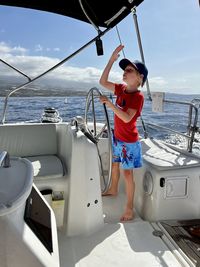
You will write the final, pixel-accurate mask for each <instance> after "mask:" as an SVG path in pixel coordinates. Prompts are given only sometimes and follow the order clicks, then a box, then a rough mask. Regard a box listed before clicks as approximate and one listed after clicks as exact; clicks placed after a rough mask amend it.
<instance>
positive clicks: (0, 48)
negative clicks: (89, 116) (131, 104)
mask: <svg viewBox="0 0 200 267" xmlns="http://www.w3.org/2000/svg"><path fill="white" fill-rule="evenodd" d="M36 49H37V51H42V50H43V47H42V46H41V45H40V44H38V45H37V46H36ZM48 50H51V49H50V48H48ZM28 52H29V51H28V50H27V49H25V48H23V47H21V46H15V47H11V46H10V45H8V44H6V43H4V42H0V58H2V59H3V60H4V61H6V62H8V63H9V64H11V65H13V66H14V67H16V68H17V69H19V70H21V71H22V72H24V73H25V74H27V75H28V76H29V77H31V78H35V77H36V76H38V75H40V74H42V73H44V72H45V71H47V70H48V69H50V68H52V67H53V66H55V65H56V64H58V63H59V59H58V58H51V57H45V56H30V55H28ZM67 64H68V63H65V64H64V65H62V66H60V67H59V68H57V69H55V70H53V71H52V72H50V73H49V74H48V75H47V76H46V79H48V78H50V79H51V80H52V79H54V80H56V81H57V82H58V85H62V84H64V86H65V87H66V88H67V87H68V86H72V85H73V84H74V86H76V85H77V84H79V85H81V86H82V88H84V87H86V86H87V88H88V85H91V86H97V85H99V83H98V81H99V78H100V75H101V73H102V69H98V68H96V67H83V68H81V67H76V66H69V65H67ZM0 74H1V76H3V75H11V74H12V76H13V75H15V72H13V70H12V73H11V70H9V68H8V67H5V66H2V65H1V71H0ZM16 75H17V74H16ZM121 78H122V73H121V71H119V72H118V71H111V73H110V79H111V80H112V81H115V82H120V81H121ZM198 79H199V78H198V75H196V76H195V75H193V77H192V76H191V77H190V76H184V78H181V77H177V76H176V75H174V77H172V76H171V75H170V76H167V73H166V75H165V77H161V76H157V77H156V76H155V77H151V76H150V77H149V84H150V90H151V91H165V92H177V93H178V92H180V93H183V92H184V93H199V91H198V90H197V89H196V88H195V87H194V88H193V90H192V91H191V90H190V92H188V90H187V89H186V88H191V87H192V85H193V83H194V82H197V81H198ZM183 88H184V89H183ZM144 90H145V87H144Z"/></svg>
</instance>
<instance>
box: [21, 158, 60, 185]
mask: <svg viewBox="0 0 200 267" xmlns="http://www.w3.org/2000/svg"><path fill="white" fill-rule="evenodd" d="M26 159H28V160H29V161H30V162H31V163H32V165H33V170H34V180H35V179H36V180H39V179H45V178H50V179H54V178H60V177H62V176H64V170H63V165H62V162H61V160H60V159H59V158H58V157H57V156H55V155H45V156H34V157H26Z"/></svg>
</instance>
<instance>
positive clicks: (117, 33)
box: [115, 25, 125, 58]
mask: <svg viewBox="0 0 200 267" xmlns="http://www.w3.org/2000/svg"><path fill="white" fill-rule="evenodd" d="M115 28H116V31H117V35H118V38H119V42H120V45H122V40H121V37H120V34H119V30H118V27H117V25H116V26H115ZM122 53H123V56H124V58H125V53H124V49H122Z"/></svg>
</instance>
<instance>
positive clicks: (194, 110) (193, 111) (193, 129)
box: [145, 98, 200, 152]
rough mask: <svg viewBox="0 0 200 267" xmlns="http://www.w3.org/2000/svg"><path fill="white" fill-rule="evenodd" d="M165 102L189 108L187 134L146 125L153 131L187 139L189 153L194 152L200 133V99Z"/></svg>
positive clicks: (159, 126) (152, 124)
mask: <svg viewBox="0 0 200 267" xmlns="http://www.w3.org/2000/svg"><path fill="white" fill-rule="evenodd" d="M163 102H164V103H170V104H177V105H185V106H188V107H189V113H188V124H187V132H186V133H182V132H179V131H177V130H173V129H171V128H169V127H165V126H161V125H158V124H154V123H151V122H145V125H147V126H148V127H150V128H153V129H162V130H164V131H169V132H172V133H175V134H177V135H180V136H183V137H185V138H186V139H187V151H188V152H192V148H193V143H194V142H195V141H197V140H196V139H195V134H196V133H200V128H199V127H198V112H199V108H200V99H198V98H195V99H193V100H192V101H191V102H186V101H176V100H167V99H164V100H163ZM145 131H146V129H145Z"/></svg>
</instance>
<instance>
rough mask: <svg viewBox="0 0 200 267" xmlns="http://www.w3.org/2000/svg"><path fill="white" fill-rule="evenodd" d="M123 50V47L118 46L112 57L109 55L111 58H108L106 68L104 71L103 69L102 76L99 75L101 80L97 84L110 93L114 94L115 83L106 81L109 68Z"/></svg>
mask: <svg viewBox="0 0 200 267" xmlns="http://www.w3.org/2000/svg"><path fill="white" fill-rule="evenodd" d="M123 48H124V46H123V45H119V46H118V47H117V48H116V49H115V50H114V52H113V53H112V55H111V57H110V59H109V61H108V63H107V65H106V67H105V69H104V71H103V73H102V75H101V78H100V80H99V83H100V84H101V85H102V86H103V87H105V88H107V89H108V90H110V91H112V92H114V90H115V83H113V82H110V81H109V80H108V76H109V73H110V70H111V68H112V65H113V63H114V62H115V61H116V60H117V59H118V57H119V52H120V51H121V50H122V49H123Z"/></svg>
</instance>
